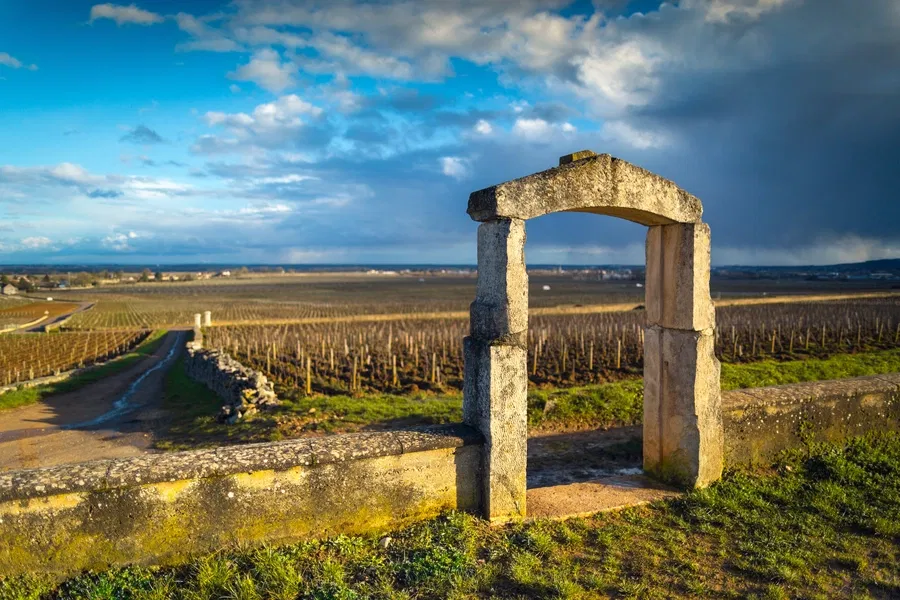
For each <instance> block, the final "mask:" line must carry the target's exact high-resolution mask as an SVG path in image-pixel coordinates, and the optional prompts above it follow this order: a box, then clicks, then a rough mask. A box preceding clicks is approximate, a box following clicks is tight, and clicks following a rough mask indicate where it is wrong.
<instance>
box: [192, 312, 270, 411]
mask: <svg viewBox="0 0 900 600" xmlns="http://www.w3.org/2000/svg"><path fill="white" fill-rule="evenodd" d="M185 370H186V372H187V374H188V376H189V377H191V378H192V379H194V380H196V381H199V382H200V383H203V384H204V385H206V387H208V388H209V389H211V390H212V391H214V392H215V393H216V394H218V396H219V397H220V398H222V400H224V401H225V405H224V406H222V413H221V414H220V419H221V420H222V421H225V422H226V423H235V422H237V421H238V420H239V419H241V418H242V417H244V416H245V415H248V414H252V413H254V412H256V411H257V410H259V409H261V408H266V407H268V406H275V405H277V404H278V396H277V395H276V394H275V388H274V387H273V386H272V384H271V382H269V380H268V378H267V377H266V376H265V375H263V374H262V373H260V372H259V371H254V370H253V369H250V368H248V367H245V366H244V365H242V364H241V363H239V362H238V361H236V360H234V359H233V358H231V356H229V355H228V354H226V353H225V352H222V351H221V350H206V349H204V348H203V335H202V333H201V331H200V330H199V329H195V330H194V339H193V340H192V341H190V342H188V343H187V357H186V358H185Z"/></svg>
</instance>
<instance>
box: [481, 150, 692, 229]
mask: <svg viewBox="0 0 900 600" xmlns="http://www.w3.org/2000/svg"><path fill="white" fill-rule="evenodd" d="M586 152H589V151H581V152H577V153H575V154H574V155H570V157H569V158H571V160H568V158H567V157H562V159H560V161H561V162H562V163H563V164H562V165H561V166H559V167H555V168H552V169H547V170H546V171H541V172H540V173H535V174H533V175H528V176H527V177H522V178H520V179H514V180H512V181H507V182H505V183H501V184H499V185H495V186H493V187H489V188H485V189H483V190H478V191H477V192H473V193H472V194H471V195H470V196H469V208H468V213H469V216H470V217H472V218H473V219H474V220H476V221H493V220H497V219H504V218H514V219H525V220H527V219H533V218H534V217H540V216H541V215H547V214H550V213H554V212H562V211H578V212H590V213H597V214H603V215H610V216H614V217H621V218H623V219H628V220H629V221H634V222H636V223H640V224H642V225H648V226H651V225H665V224H668V223H696V222H699V221H700V217H701V215H702V213H703V206H702V205H701V204H700V200H698V199H697V198H695V197H694V196H692V195H691V194H688V193H687V192H685V191H684V190H682V189H680V188H679V187H678V186H677V185H675V184H674V183H672V182H671V181H669V180H667V179H663V178H662V177H660V176H658V175H654V174H653V173H651V172H649V171H646V170H644V169H642V168H640V167H637V166H635V165H632V164H630V163H628V162H626V161H624V160H620V159H618V158H615V157H612V156H610V155H608V154H599V155H596V156H586Z"/></svg>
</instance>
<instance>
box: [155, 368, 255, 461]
mask: <svg viewBox="0 0 900 600" xmlns="http://www.w3.org/2000/svg"><path fill="white" fill-rule="evenodd" d="M162 407H163V408H164V409H165V410H166V415H167V418H166V421H167V422H166V424H165V425H164V426H163V428H162V430H161V431H159V432H157V435H156V440H155V441H154V447H156V448H157V449H160V450H183V449H189V448H198V447H204V446H214V445H219V444H222V443H225V442H252V441H265V440H268V439H270V436H266V435H264V434H263V433H262V432H263V431H264V428H261V427H259V423H253V422H252V421H242V422H240V423H237V424H235V425H225V424H223V423H219V422H218V421H217V420H216V416H217V415H218V413H219V409H220V408H221V407H222V400H221V398H219V397H218V396H217V395H216V394H215V392H213V391H212V390H210V389H209V388H207V387H206V386H205V385H203V384H202V383H198V382H196V381H194V380H193V379H191V378H190V377H188V375H187V373H186V372H185V365H184V358H181V359H179V360H178V361H176V362H175V364H174V365H172V368H171V369H169V372H168V373H166V378H165V382H164V396H163V402H162Z"/></svg>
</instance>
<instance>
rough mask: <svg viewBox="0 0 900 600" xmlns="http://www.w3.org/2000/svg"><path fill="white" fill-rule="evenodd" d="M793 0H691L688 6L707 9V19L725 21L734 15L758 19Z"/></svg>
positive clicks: (687, 3)
mask: <svg viewBox="0 0 900 600" xmlns="http://www.w3.org/2000/svg"><path fill="white" fill-rule="evenodd" d="M792 1H793V0H700V1H698V0H689V1H688V2H686V3H685V5H686V7H687V8H694V7H696V8H698V9H700V10H705V11H706V20H707V21H711V22H719V23H724V22H727V21H728V20H729V19H730V18H732V17H734V16H739V17H745V18H750V19H758V18H759V17H760V16H761V15H763V14H764V13H767V12H769V11H773V10H777V9H779V8H781V7H782V6H783V5H785V4H787V3H788V2H792Z"/></svg>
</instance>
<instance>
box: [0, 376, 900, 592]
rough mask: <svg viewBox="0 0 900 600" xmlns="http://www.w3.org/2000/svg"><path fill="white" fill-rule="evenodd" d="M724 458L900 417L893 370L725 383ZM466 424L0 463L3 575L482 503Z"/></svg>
mask: <svg viewBox="0 0 900 600" xmlns="http://www.w3.org/2000/svg"><path fill="white" fill-rule="evenodd" d="M723 408H724V423H725V436H724V437H725V446H726V461H727V464H728V465H729V466H738V465H745V464H764V463H765V462H766V461H768V460H769V459H771V458H772V457H774V456H775V455H776V454H777V453H778V452H779V451H781V450H784V449H788V448H793V447H800V446H802V445H803V444H805V443H808V442H810V441H816V440H823V441H824V440H828V441H839V440H841V439H844V438H846V437H850V436H854V435H859V434H863V433H867V432H870V431H886V430H898V429H900V374H895V375H881V376H874V377H861V378H857V379H848V380H841V381H823V382H817V383H803V384H797V385H789V386H778V387H772V388H760V389H752V390H740V391H735V392H728V393H726V394H724V400H723ZM483 445H484V442H483V439H482V437H481V436H480V434H478V433H477V432H475V431H474V430H473V429H470V428H468V427H466V426H464V425H449V426H440V427H429V428H422V429H419V430H414V431H399V432H387V433H359V434H348V435H340V436H331V437H323V438H314V439H298V440H290V441H285V442H276V443H268V444H251V445H245V446H229V447H221V448H214V449H210V450H196V451H190V452H177V453H170V454H147V455H144V456H140V457H136V458H127V459H115V460H103V461H93V462H88V463H81V464H72V465H61V466H58V467H50V468H43V469H28V470H21V471H12V472H5V473H0V575H11V574H18V573H23V572H29V571H37V572H54V573H61V574H67V573H73V572H77V571H81V570H84V569H101V568H104V567H106V566H109V565H123V564H151V563H152V564H172V563H178V562H182V561H184V560H185V559H187V558H189V557H190V556H191V555H194V554H197V553H202V552H207V551H212V550H216V549H219V548H222V547H228V546H234V545H243V546H247V545H256V544H262V543H275V544H277V543H289V542H293V541H297V540H301V539H309V538H322V537H327V536H332V535H336V534H351V533H365V532H373V531H384V530H389V529H393V528H397V527H402V526H404V525H406V524H409V523H411V522H414V521H417V520H421V519H427V518H430V517H433V516H435V515H437V514H439V513H440V512H442V511H444V510H448V509H457V510H465V511H473V512H475V511H478V512H481V509H482V508H483V504H482V497H481V494H482V491H481V490H482V488H483V486H482V485H481V484H480V478H481V476H482V473H483V471H482V468H483V467H482V462H483V457H482V453H483Z"/></svg>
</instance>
